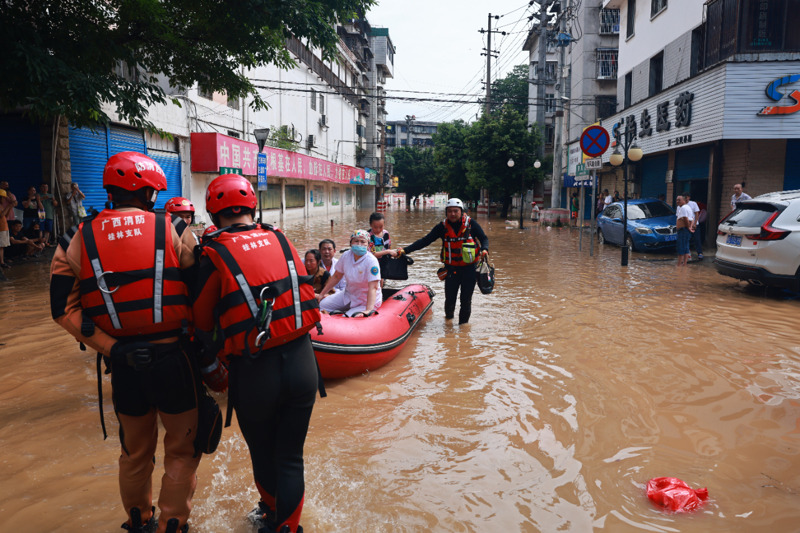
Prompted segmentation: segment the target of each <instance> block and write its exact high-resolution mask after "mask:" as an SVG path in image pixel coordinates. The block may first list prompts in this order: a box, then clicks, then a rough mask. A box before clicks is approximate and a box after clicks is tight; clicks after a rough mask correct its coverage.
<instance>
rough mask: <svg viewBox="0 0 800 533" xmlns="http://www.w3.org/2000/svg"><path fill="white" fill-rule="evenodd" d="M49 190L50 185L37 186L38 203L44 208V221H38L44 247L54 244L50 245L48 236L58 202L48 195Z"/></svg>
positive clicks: (52, 226)
mask: <svg viewBox="0 0 800 533" xmlns="http://www.w3.org/2000/svg"><path fill="white" fill-rule="evenodd" d="M49 189H50V185H48V184H47V183H42V184H41V185H39V201H40V202H41V204H42V206H43V207H44V220H41V221H40V226H41V228H42V237H44V245H45V246H55V244H52V245H51V244H50V234H51V233H53V228H54V224H53V221H54V220H55V218H56V217H55V209H54V208H55V207H58V200H56V199H55V197H54V196H53V195H52V194H50V190H49Z"/></svg>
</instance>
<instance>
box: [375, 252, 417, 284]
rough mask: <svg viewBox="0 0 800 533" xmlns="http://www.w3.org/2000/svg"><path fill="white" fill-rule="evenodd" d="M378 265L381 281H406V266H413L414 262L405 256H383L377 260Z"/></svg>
mask: <svg viewBox="0 0 800 533" xmlns="http://www.w3.org/2000/svg"><path fill="white" fill-rule="evenodd" d="M378 264H379V265H380V267H381V278H382V279H395V280H401V281H404V280H407V279H408V266H409V265H413V264H414V260H413V259H411V258H410V257H408V256H407V255H406V254H401V255H399V256H398V257H396V258H395V257H392V256H390V255H384V256H383V257H381V258H380V259H378Z"/></svg>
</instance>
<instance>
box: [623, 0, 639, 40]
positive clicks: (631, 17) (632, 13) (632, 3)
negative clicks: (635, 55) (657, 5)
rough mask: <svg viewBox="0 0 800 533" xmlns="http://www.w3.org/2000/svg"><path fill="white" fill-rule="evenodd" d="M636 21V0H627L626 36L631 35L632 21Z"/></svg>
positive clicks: (632, 32)
mask: <svg viewBox="0 0 800 533" xmlns="http://www.w3.org/2000/svg"><path fill="white" fill-rule="evenodd" d="M635 21H636V0H628V33H627V35H625V37H626V38H628V37H633V34H634V31H633V30H634V23H635Z"/></svg>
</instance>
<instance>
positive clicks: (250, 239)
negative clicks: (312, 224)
mask: <svg viewBox="0 0 800 533" xmlns="http://www.w3.org/2000/svg"><path fill="white" fill-rule="evenodd" d="M203 253H204V254H205V255H207V256H208V258H209V259H211V261H212V262H213V263H214V266H216V267H217V270H218V271H219V274H220V277H221V288H222V298H221V299H220V301H219V303H218V304H217V306H216V309H215V311H216V313H215V314H216V315H217V316H218V317H219V324H220V326H221V327H222V332H223V335H224V337H225V348H224V350H225V353H226V354H233V355H242V354H248V355H249V354H254V353H257V352H260V351H261V350H262V349H268V348H271V347H273V346H277V345H279V344H284V343H286V342H289V341H291V340H294V339H297V338H299V337H300V336H302V335H304V334H306V333H308V331H309V330H310V329H311V328H313V327H314V326H315V325H316V324H317V323H318V322H319V321H320V314H319V304H318V303H317V298H316V295H315V294H314V287H313V286H312V283H313V281H314V276H301V275H300V274H299V273H298V265H303V262H302V261H301V260H300V256H299V255H298V254H297V250H295V248H294V246H292V244H291V243H290V242H289V240H288V239H287V238H286V236H284V235H283V233H282V232H281V231H280V230H273V229H272V227H271V226H268V225H251V226H234V227H233V228H230V229H226V230H222V231H221V233H220V234H219V235H218V236H215V237H214V239H213V240H212V241H210V242H207V243H206V244H204V245H203ZM302 272H305V269H303V270H302ZM269 302H272V304H271V305H272V308H271V322H270V323H269V336H268V339H267V340H265V341H263V342H262V343H261V345H258V344H257V343H256V339H257V337H258V335H259V334H260V331H259V327H258V326H259V324H258V321H259V320H261V319H263V316H264V310H265V309H266V307H265V304H268V303H269ZM262 340H263V339H262Z"/></svg>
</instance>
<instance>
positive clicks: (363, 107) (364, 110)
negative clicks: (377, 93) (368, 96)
mask: <svg viewBox="0 0 800 533" xmlns="http://www.w3.org/2000/svg"><path fill="white" fill-rule="evenodd" d="M369 107H370V106H369V102H367V101H365V100H363V99H362V100H361V103H360V105H359V106H358V114H359V115H363V116H365V117H368V116H369Z"/></svg>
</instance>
